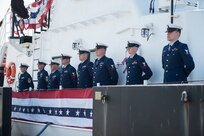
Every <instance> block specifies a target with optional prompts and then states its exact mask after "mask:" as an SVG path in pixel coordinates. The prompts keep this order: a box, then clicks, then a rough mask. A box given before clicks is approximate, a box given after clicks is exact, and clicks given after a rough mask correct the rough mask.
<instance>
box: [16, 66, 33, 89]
mask: <svg viewBox="0 0 204 136" xmlns="http://www.w3.org/2000/svg"><path fill="white" fill-rule="evenodd" d="M28 67H29V66H28V65H27V64H24V63H21V65H20V70H21V74H20V77H19V85H18V89H19V92H24V91H29V90H31V89H34V84H33V80H32V78H31V76H30V74H29V73H28V72H27V69H28Z"/></svg>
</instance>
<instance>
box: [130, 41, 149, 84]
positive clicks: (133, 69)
mask: <svg viewBox="0 0 204 136" xmlns="http://www.w3.org/2000/svg"><path fill="white" fill-rule="evenodd" d="M140 46H141V44H140V43H139V42H136V41H128V44H127V47H126V49H127V51H128V53H129V55H130V56H129V57H128V58H127V60H126V66H127V77H126V85H134V84H143V81H144V80H148V79H150V77H151V76H152V71H151V69H150V68H149V66H148V65H147V63H146V61H145V59H144V58H143V57H142V56H140V55H138V54H137V50H138V48H139V47H140Z"/></svg>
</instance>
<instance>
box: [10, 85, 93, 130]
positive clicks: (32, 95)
mask: <svg viewBox="0 0 204 136" xmlns="http://www.w3.org/2000/svg"><path fill="white" fill-rule="evenodd" d="M92 116H93V100H92V89H80V90H58V91H41V92H39V91H35V92H13V94H12V118H15V119H22V120H28V121H35V122H51V123H53V124H57V125H65V126H72V127H82V128H92Z"/></svg>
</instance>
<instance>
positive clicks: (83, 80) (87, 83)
mask: <svg viewBox="0 0 204 136" xmlns="http://www.w3.org/2000/svg"><path fill="white" fill-rule="evenodd" d="M89 55H90V52H89V51H88V50H85V49H81V50H79V60H80V61H81V63H80V64H79V65H78V82H77V87H78V88H88V87H92V86H93V62H90V61H89Z"/></svg>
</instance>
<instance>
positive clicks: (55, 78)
mask: <svg viewBox="0 0 204 136" xmlns="http://www.w3.org/2000/svg"><path fill="white" fill-rule="evenodd" d="M58 67H59V63H58V62H56V61H54V60H52V61H51V63H50V68H51V73H50V76H49V80H48V89H52V90H54V89H59V86H60V72H59V70H58Z"/></svg>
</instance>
